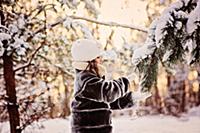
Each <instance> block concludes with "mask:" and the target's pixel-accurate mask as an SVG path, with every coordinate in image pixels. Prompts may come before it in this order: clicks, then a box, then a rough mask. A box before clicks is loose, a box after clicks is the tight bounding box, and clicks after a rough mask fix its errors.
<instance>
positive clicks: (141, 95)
mask: <svg viewBox="0 0 200 133" xmlns="http://www.w3.org/2000/svg"><path fill="white" fill-rule="evenodd" d="M151 95H152V94H151V93H150V92H141V91H135V92H133V93H132V98H133V100H135V101H144V100H145V99H147V98H148V97H150V96H151Z"/></svg>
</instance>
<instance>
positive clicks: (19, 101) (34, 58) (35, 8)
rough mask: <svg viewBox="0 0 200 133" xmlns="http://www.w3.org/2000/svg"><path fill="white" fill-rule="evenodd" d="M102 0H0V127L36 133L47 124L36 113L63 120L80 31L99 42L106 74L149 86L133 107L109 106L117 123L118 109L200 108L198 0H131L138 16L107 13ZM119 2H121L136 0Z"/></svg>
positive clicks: (176, 111)
mask: <svg viewBox="0 0 200 133" xmlns="http://www.w3.org/2000/svg"><path fill="white" fill-rule="evenodd" d="M104 1H107V0H0V18H1V19H0V21H1V22H0V133H1V132H2V133H6V132H11V133H20V132H34V133H35V132H36V131H35V130H34V129H37V130H38V129H44V128H45V126H44V125H45V124H44V125H42V122H41V121H47V123H48V122H49V121H51V122H49V123H48V124H49V125H50V123H54V124H55V123H59V122H60V125H63V127H65V126H64V125H65V122H66V125H68V124H69V116H70V101H71V98H72V97H73V79H74V76H73V75H74V70H73V68H72V65H71V62H72V58H71V54H70V48H71V44H72V42H73V41H75V40H77V39H79V38H90V39H93V38H95V39H97V40H99V41H100V42H101V43H102V45H103V47H104V50H105V53H104V57H103V58H104V59H105V61H104V65H105V66H106V68H107V71H108V73H107V75H106V76H107V78H108V79H112V78H117V77H119V76H122V75H123V76H126V75H128V74H130V73H135V74H136V75H137V78H136V79H135V81H134V82H133V83H131V89H132V90H135V89H137V88H141V89H142V90H143V91H151V92H152V93H153V96H152V97H150V98H148V99H146V101H144V102H142V103H140V107H139V108H137V111H135V109H129V110H123V111H115V112H113V117H114V119H116V121H119V123H120V122H121V123H122V121H123V120H124V118H119V119H120V120H118V119H117V118H118V117H119V116H131V117H132V119H135V118H136V117H139V118H137V119H139V120H140V117H142V116H160V115H162V116H170V117H171V116H175V117H176V118H180V119H182V120H186V118H185V116H186V114H192V115H194V114H195V116H196V115H197V116H200V108H199V105H200V65H199V64H200V1H199V0H177V1H175V0H137V1H139V2H145V13H146V16H147V19H145V20H144V21H143V22H142V23H141V22H140V24H135V23H134V20H133V23H131V24H127V23H120V22H114V21H105V20H104V18H101V12H100V9H101V8H103V2H104ZM120 2H121V9H118V10H125V9H126V8H129V6H131V3H133V2H134V0H120ZM108 12H109V9H108ZM132 14H134V12H133V13H132ZM115 15H116V14H115ZM128 15H129V16H131V13H130V12H129V13H128ZM113 17H114V15H113ZM119 17H120V15H119ZM140 17H141V16H140ZM135 19H139V16H138V18H135ZM183 117H184V119H183ZM58 118H59V119H58ZM164 118H165V117H164ZM137 119H136V121H135V122H136V123H137V122H138V121H139V120H137ZM143 119H144V121H147V122H150V120H149V119H145V118H143ZM158 119H162V118H158ZM158 119H155V118H153V120H155V121H154V122H155V123H156V120H158ZM166 119H167V120H168V119H169V118H168V117H166ZM172 119H174V118H172ZM53 120H55V121H54V122H53ZM170 120H171V119H170ZM170 120H169V121H170ZM124 121H125V120H124ZM128 121H131V120H130V119H129V120H128ZM144 121H143V122H144ZM169 121H168V122H169ZM8 122H9V123H8ZM126 122H127V121H126ZM133 122H134V121H133ZM195 122H197V123H200V120H199V118H198V119H196V118H195ZM47 123H46V124H47ZM119 123H118V124H119ZM130 123H131V122H130ZM130 123H129V124H128V125H129V126H133V127H137V125H134V124H132V125H131V124H130ZM138 123H140V122H138ZM170 123H173V122H172V121H170ZM9 124H10V126H11V129H10V127H9ZM48 124H47V125H48ZM54 124H53V125H54ZM115 124H116V125H118V124H117V123H115V122H114V127H115ZM122 124H123V123H122ZM140 124H142V123H140ZM174 124H175V123H174ZM53 125H50V126H52V127H53ZM119 125H120V124H119ZM57 126H58V127H59V125H57ZM144 126H146V125H145V124H144ZM160 126H161V125H160ZM194 126H195V124H194ZM55 127H56V126H55ZM67 127H68V128H69V125H68V126H67ZM119 127H120V126H119ZM119 127H118V129H119ZM60 128H62V127H60ZM124 128H125V127H124ZM192 128H194V127H192ZM65 129H66V127H65ZM136 129H137V128H136ZM196 129H197V132H199V131H200V128H196ZM9 130H10V131H9ZM67 130H69V129H67ZM124 130H125V129H123V128H122V129H121V132H126V131H124ZM138 130H139V128H138ZM140 130H142V129H140ZM50 131H51V130H50ZM50 131H48V132H50ZM136 131H137V130H136ZM37 132H42V130H41V131H40V130H38V131H37ZM43 132H45V131H43ZM46 132H47V131H46ZM60 132H67V131H66V130H64V129H63V131H60ZM52 133H53V131H52ZM141 133H142V131H141ZM191 133H194V132H191ZM195 133H196V132H195Z"/></svg>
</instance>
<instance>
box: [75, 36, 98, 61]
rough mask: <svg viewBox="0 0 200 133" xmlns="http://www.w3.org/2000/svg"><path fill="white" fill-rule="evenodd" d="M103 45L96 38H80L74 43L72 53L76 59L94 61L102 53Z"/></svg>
mask: <svg viewBox="0 0 200 133" xmlns="http://www.w3.org/2000/svg"><path fill="white" fill-rule="evenodd" d="M101 51H102V50H101V45H100V44H99V43H98V42H97V41H95V40H89V39H79V40H77V41H75V42H74V43H73V44H72V48H71V54H72V58H73V60H74V61H78V62H86V61H92V60H93V59H95V58H96V57H98V56H100V55H101Z"/></svg>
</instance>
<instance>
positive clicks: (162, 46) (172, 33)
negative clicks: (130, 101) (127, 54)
mask: <svg viewBox="0 0 200 133" xmlns="http://www.w3.org/2000/svg"><path fill="white" fill-rule="evenodd" d="M199 12H200V1H199V0H179V1H177V2H175V3H173V4H171V5H170V6H169V7H168V8H167V9H165V10H164V12H163V13H162V15H161V16H160V17H159V18H158V19H157V20H155V21H154V22H153V23H152V25H151V27H150V30H149V33H148V34H149V36H148V38H147V40H146V42H145V44H144V46H142V47H141V48H139V49H137V50H135V51H134V55H133V60H132V62H133V64H134V66H135V68H136V69H138V70H139V72H140V73H141V82H140V85H141V88H146V87H147V88H150V87H151V86H152V85H153V83H154V82H155V81H156V77H157V69H158V67H157V66H158V61H160V62H161V63H162V64H163V66H164V67H166V68H167V69H169V70H170V68H173V65H175V64H176V63H178V62H181V63H184V62H188V64H190V65H192V64H195V63H196V64H197V63H199V62H200V39H199V38H200V13H199ZM188 56H190V57H191V58H190V60H188V59H187V57H188ZM143 91H146V90H143Z"/></svg>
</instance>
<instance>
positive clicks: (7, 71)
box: [3, 52, 21, 133]
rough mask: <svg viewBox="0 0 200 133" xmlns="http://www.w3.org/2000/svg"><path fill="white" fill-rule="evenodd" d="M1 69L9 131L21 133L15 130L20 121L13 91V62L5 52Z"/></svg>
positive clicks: (14, 91)
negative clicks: (6, 102) (4, 85)
mask: <svg viewBox="0 0 200 133" xmlns="http://www.w3.org/2000/svg"><path fill="white" fill-rule="evenodd" d="M3 69H4V79H5V83H6V95H7V98H8V99H7V101H8V104H7V107H8V113H9V120H10V131H11V133H21V131H20V129H17V128H19V126H20V120H19V112H18V105H17V97H16V90H15V73H14V70H13V60H12V56H7V53H6V52H4V55H3Z"/></svg>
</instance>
